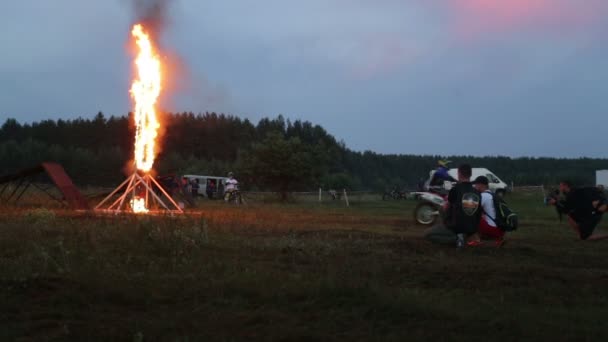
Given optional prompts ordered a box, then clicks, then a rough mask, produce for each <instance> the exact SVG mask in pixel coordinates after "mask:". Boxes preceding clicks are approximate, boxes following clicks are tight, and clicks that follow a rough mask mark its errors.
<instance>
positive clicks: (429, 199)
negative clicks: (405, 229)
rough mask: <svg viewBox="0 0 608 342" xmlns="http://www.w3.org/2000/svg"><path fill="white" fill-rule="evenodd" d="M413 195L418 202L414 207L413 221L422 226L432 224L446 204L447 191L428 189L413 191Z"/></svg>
mask: <svg viewBox="0 0 608 342" xmlns="http://www.w3.org/2000/svg"><path fill="white" fill-rule="evenodd" d="M414 196H415V197H416V199H418V201H419V202H420V203H418V205H416V208H415V209H414V221H416V222H417V223H418V224H421V225H424V226H432V225H434V224H435V223H436V222H437V220H438V219H439V217H440V216H441V214H442V213H443V210H444V208H445V205H446V204H447V201H448V195H447V193H445V191H436V190H429V191H421V192H415V193H414Z"/></svg>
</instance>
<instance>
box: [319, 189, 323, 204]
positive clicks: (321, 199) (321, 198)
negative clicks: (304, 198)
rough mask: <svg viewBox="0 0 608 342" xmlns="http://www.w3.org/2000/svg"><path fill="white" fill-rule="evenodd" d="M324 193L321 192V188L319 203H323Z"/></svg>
mask: <svg viewBox="0 0 608 342" xmlns="http://www.w3.org/2000/svg"><path fill="white" fill-rule="evenodd" d="M322 194H323V191H322V190H321V188H319V203H321V202H322V201H323V197H322V196H323V195H322Z"/></svg>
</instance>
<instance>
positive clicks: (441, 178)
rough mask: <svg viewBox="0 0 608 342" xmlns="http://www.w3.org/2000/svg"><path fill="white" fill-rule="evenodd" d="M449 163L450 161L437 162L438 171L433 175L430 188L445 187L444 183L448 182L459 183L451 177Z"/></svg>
mask: <svg viewBox="0 0 608 342" xmlns="http://www.w3.org/2000/svg"><path fill="white" fill-rule="evenodd" d="M449 163H450V161H448V160H440V161H438V162H437V170H435V173H433V178H432V179H431V182H430V186H443V183H444V182H446V181H448V182H457V180H456V179H454V177H452V176H450V173H449V171H450V169H448V164H449Z"/></svg>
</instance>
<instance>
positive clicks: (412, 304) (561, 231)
mask: <svg viewBox="0 0 608 342" xmlns="http://www.w3.org/2000/svg"><path fill="white" fill-rule="evenodd" d="M510 202H511V205H512V207H513V208H514V209H515V210H516V211H518V212H519V213H520V220H521V221H522V227H521V228H520V230H519V231H517V232H515V233H514V234H512V235H511V236H510V237H509V242H508V244H507V245H506V246H505V247H504V248H502V249H496V248H492V247H489V246H487V247H479V248H468V249H465V250H456V249H454V248H446V247H438V246H435V245H431V244H429V243H427V242H426V241H424V240H423V239H422V232H423V230H424V229H423V228H421V227H418V226H415V225H414V224H413V221H412V219H411V217H412V209H413V206H414V205H415V202H413V201H393V202H383V201H379V200H374V199H373V198H365V200H359V201H357V200H354V201H353V203H352V205H351V207H350V208H346V207H345V206H344V204H343V202H334V203H324V204H322V205H321V204H317V203H314V202H306V203H299V204H298V203H296V204H287V205H279V204H256V203H249V204H248V205H246V206H240V207H235V206H227V205H223V204H222V203H219V202H216V203H209V202H205V201H201V202H200V204H199V210H200V211H201V212H202V216H201V215H185V216H183V217H178V218H171V217H146V216H137V217H136V216H122V217H121V216H106V217H99V216H94V215H91V214H73V213H69V212H63V211H52V210H48V209H44V208H38V209H24V208H3V209H2V221H1V222H0V288H1V289H2V291H1V292H0V340H3V341H4V340H22V341H29V340H47V339H56V340H79V341H91V340H125V341H151V340H167V341H195V340H220V341H232V340H301V341H311V340H320V341H327V340H382V341H386V340H395V341H404V340H428V341H434V340H466V341H495V340H503V341H539V340H548V341H606V340H608V326H607V325H606V321H607V320H608V268H607V267H606V265H607V262H608V241H606V242H595V243H590V242H581V241H578V240H577V238H576V236H575V235H574V234H573V233H572V232H571V231H570V230H569V229H568V228H567V227H566V225H565V224H563V223H559V222H558V220H557V218H556V216H555V215H554V212H552V211H551V210H550V209H549V208H545V207H543V206H542V205H541V202H542V195H538V194H536V195H519V196H513V197H511V199H510ZM602 225H603V226H604V227H606V223H603V224H602Z"/></svg>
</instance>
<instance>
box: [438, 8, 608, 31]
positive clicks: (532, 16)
mask: <svg viewBox="0 0 608 342" xmlns="http://www.w3.org/2000/svg"><path fill="white" fill-rule="evenodd" d="M448 1H449V4H450V8H451V10H452V12H453V13H455V20H456V25H457V27H456V29H457V32H458V33H459V34H460V35H461V36H463V37H464V38H474V37H476V36H479V35H484V34H494V33H499V32H512V31H529V30H540V31H544V32H549V33H551V32H553V33H556V34H559V35H562V34H564V33H566V34H567V33H570V32H575V31H578V30H581V29H585V28H587V27H588V26H589V25H590V24H595V23H596V22H598V21H599V20H606V16H607V15H608V1H606V0H448Z"/></svg>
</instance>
